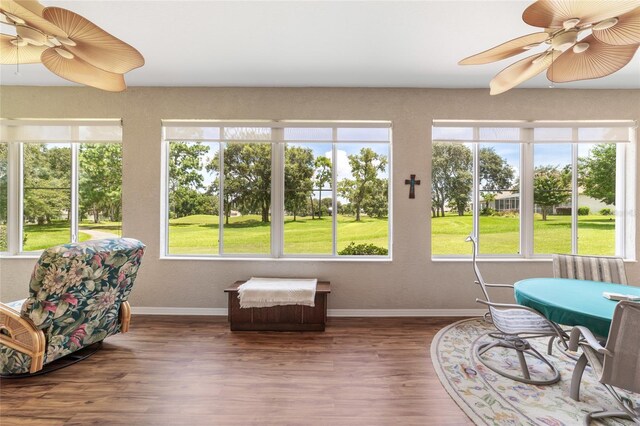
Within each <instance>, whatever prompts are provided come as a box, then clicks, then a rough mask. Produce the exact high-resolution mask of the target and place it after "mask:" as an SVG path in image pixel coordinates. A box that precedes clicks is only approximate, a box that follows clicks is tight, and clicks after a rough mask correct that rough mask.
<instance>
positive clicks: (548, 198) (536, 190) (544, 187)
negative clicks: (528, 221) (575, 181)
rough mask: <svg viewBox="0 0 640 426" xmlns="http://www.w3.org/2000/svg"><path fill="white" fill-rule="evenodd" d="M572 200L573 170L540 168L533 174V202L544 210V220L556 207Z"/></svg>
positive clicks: (568, 167) (553, 167) (567, 168)
mask: <svg viewBox="0 0 640 426" xmlns="http://www.w3.org/2000/svg"><path fill="white" fill-rule="evenodd" d="M569 198H571V168H570V166H566V167H564V168H562V169H560V168H559V167H558V166H550V165H549V166H538V167H536V168H535V170H534V173H533V202H534V203H535V204H537V205H538V206H540V208H541V209H542V220H547V215H548V214H549V213H550V212H551V211H552V209H553V207H554V206H557V205H558V204H562V203H564V202H566V201H567V200H569Z"/></svg>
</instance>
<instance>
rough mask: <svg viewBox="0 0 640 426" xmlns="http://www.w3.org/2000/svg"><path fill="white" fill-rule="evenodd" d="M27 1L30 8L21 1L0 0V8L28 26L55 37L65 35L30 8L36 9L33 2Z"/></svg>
mask: <svg viewBox="0 0 640 426" xmlns="http://www.w3.org/2000/svg"><path fill="white" fill-rule="evenodd" d="M29 3H30V4H29V5H28V6H29V7H30V8H27V7H24V5H23V3H22V2H21V3H19V2H17V1H15V0H0V10H1V11H2V12H6V13H9V14H10V15H13V16H16V17H18V18H20V19H22V20H24V22H25V23H26V24H27V25H29V26H30V27H33V28H36V29H38V30H40V31H42V32H44V33H46V34H50V35H52V36H56V37H66V36H67V34H66V33H65V32H64V31H63V30H61V29H60V28H58V27H57V26H55V25H54V24H52V23H51V22H49V21H47V20H46V19H44V18H43V17H42V16H40V15H38V14H37V13H34V12H33V11H32V10H30V9H31V8H33V9H34V10H38V9H37V8H35V6H34V5H33V4H32V3H33V2H29Z"/></svg>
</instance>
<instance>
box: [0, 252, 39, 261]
mask: <svg viewBox="0 0 640 426" xmlns="http://www.w3.org/2000/svg"><path fill="white" fill-rule="evenodd" d="M40 255H41V253H36V254H8V253H2V254H0V259H34V260H38V259H40Z"/></svg>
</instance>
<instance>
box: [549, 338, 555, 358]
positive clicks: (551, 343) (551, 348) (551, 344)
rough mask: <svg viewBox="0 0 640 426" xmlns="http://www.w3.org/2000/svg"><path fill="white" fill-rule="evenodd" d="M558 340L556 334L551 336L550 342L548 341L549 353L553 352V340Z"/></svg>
mask: <svg viewBox="0 0 640 426" xmlns="http://www.w3.org/2000/svg"><path fill="white" fill-rule="evenodd" d="M555 341H556V336H551V337H549V343H547V355H551V354H552V352H553V342H555Z"/></svg>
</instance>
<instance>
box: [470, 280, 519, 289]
mask: <svg viewBox="0 0 640 426" xmlns="http://www.w3.org/2000/svg"><path fill="white" fill-rule="evenodd" d="M474 282H475V283H476V284H478V285H480V281H474ZM484 285H485V287H502V288H513V284H489V283H484Z"/></svg>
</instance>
